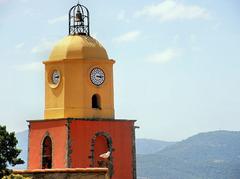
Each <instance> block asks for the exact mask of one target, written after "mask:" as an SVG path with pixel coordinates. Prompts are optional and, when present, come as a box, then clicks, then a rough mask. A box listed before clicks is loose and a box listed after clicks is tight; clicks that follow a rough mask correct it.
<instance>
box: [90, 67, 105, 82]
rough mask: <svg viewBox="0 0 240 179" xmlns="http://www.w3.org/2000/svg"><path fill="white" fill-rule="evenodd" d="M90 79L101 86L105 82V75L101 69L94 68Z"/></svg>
mask: <svg viewBox="0 0 240 179" xmlns="http://www.w3.org/2000/svg"><path fill="white" fill-rule="evenodd" d="M90 79H91V81H92V83H93V84H95V85H97V86H100V85H101V84H103V82H104V80H105V74H104V72H103V70H102V69H101V68H94V69H93V70H92V71H91V74H90Z"/></svg>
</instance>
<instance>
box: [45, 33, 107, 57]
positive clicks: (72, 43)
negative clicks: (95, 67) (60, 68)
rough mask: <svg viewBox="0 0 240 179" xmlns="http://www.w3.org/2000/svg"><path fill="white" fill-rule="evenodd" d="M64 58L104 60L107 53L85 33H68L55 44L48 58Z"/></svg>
mask: <svg viewBox="0 0 240 179" xmlns="http://www.w3.org/2000/svg"><path fill="white" fill-rule="evenodd" d="M65 59H66V60H68V59H93V60H106V59H108V55H107V52H106V50H105V49H104V47H103V46H102V45H101V44H100V43H99V42H98V41H97V40H96V39H94V38H92V37H90V36H87V35H69V36H67V37H64V38H63V39H62V40H60V41H59V42H58V43H57V44H56V45H55V47H54V48H53V50H52V52H51V54H50V56H49V59H48V60H49V61H59V60H65Z"/></svg>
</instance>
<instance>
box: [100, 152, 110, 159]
mask: <svg viewBox="0 0 240 179" xmlns="http://www.w3.org/2000/svg"><path fill="white" fill-rule="evenodd" d="M110 154H111V152H110V151H107V152H106V153H103V154H101V155H99V157H101V158H105V159H107V158H108V157H109V156H110Z"/></svg>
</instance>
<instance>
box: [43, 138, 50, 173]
mask: <svg viewBox="0 0 240 179" xmlns="http://www.w3.org/2000/svg"><path fill="white" fill-rule="evenodd" d="M42 168H43V169H45V168H52V140H51V138H50V137H49V136H46V137H45V138H44V140H43V143H42Z"/></svg>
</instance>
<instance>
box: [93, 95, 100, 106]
mask: <svg viewBox="0 0 240 179" xmlns="http://www.w3.org/2000/svg"><path fill="white" fill-rule="evenodd" d="M92 108H95V109H101V102H100V96H99V95H98V94H94V95H93V96H92Z"/></svg>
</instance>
